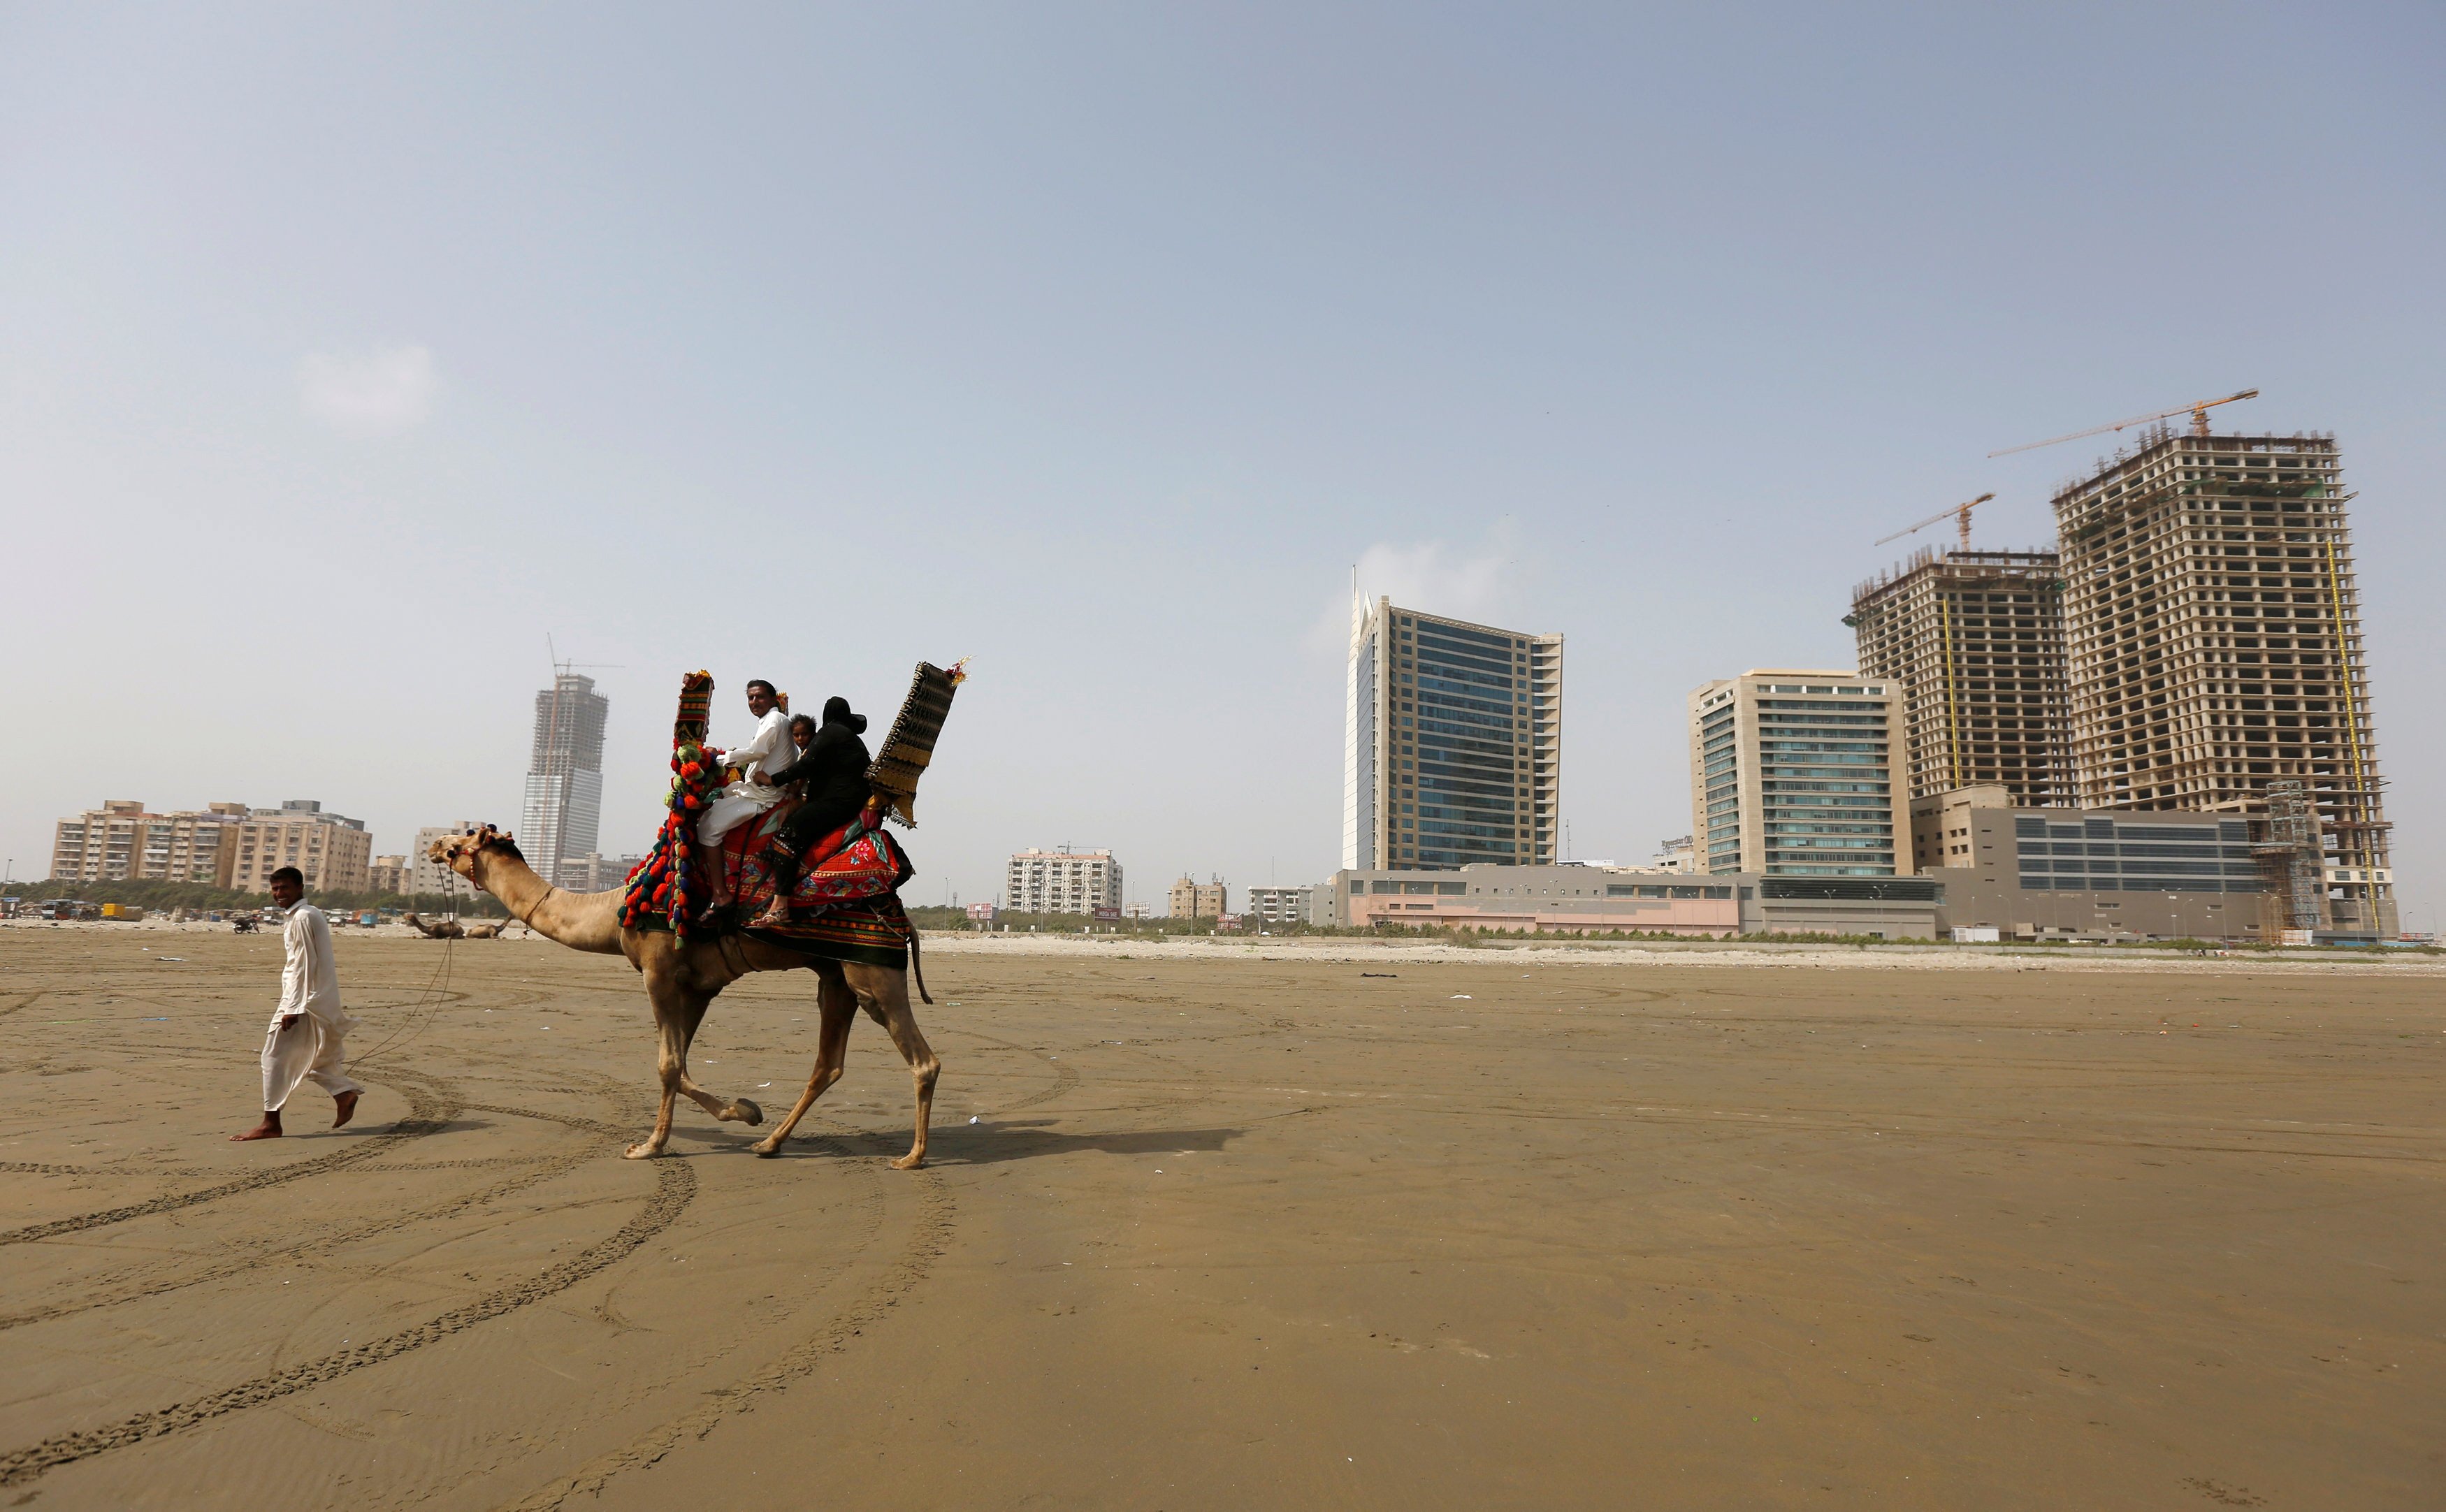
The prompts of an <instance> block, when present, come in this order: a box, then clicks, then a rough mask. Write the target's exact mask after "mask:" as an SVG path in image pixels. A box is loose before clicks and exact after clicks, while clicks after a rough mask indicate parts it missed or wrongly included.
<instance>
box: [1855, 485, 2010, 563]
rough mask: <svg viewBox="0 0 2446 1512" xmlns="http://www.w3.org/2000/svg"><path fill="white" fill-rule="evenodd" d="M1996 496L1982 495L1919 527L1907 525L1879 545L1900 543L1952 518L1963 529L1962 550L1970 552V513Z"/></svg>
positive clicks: (1942, 511)
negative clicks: (1941, 521)
mask: <svg viewBox="0 0 2446 1512" xmlns="http://www.w3.org/2000/svg"><path fill="white" fill-rule="evenodd" d="M1995 496H1996V495H1993V494H1982V495H1979V496H1978V497H1977V498H1974V499H1971V500H1969V501H1967V502H1966V503H1962V504H1956V505H1955V506H1953V508H1951V509H1949V510H1939V511H1937V512H1936V513H1933V514H1931V515H1929V517H1928V518H1926V519H1924V520H1922V521H1920V522H1919V523H1918V524H1917V525H1906V526H1904V527H1903V528H1902V529H1901V530H1899V531H1896V532H1894V533H1893V534H1891V535H1888V536H1885V537H1883V538H1881V539H1880V540H1879V541H1878V542H1877V544H1878V545H1879V546H1883V545H1885V544H1886V542H1887V541H1899V540H1901V539H1902V538H1903V537H1904V536H1906V535H1909V534H1910V533H1911V532H1913V531H1924V530H1927V529H1928V528H1929V526H1931V525H1934V524H1935V523H1936V522H1937V521H1939V520H1942V519H1946V518H1947V517H1951V518H1952V519H1954V520H1955V521H1957V522H1958V523H1959V524H1960V525H1961V527H1962V549H1963V550H1964V551H1968V550H1970V512H1971V511H1972V510H1975V509H1977V508H1978V507H1979V506H1980V505H1982V504H1985V503H1986V502H1987V501H1988V500H1989V499H1991V498H1994V497H1995Z"/></svg>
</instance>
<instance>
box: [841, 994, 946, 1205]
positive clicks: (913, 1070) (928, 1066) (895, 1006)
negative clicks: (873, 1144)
mask: <svg viewBox="0 0 2446 1512" xmlns="http://www.w3.org/2000/svg"><path fill="white" fill-rule="evenodd" d="M858 997H859V998H860V999H863V1000H864V1001H865V1003H866V1011H867V1012H868V1013H870V1014H872V1015H873V1016H874V1017H875V1020H876V1021H877V1022H878V1023H880V1024H882V1025H883V1027H884V1029H885V1030H886V1031H887V1032H888V1033H890V1034H891V1036H892V1042H893V1044H894V1045H896V1046H898V1047H899V1050H900V1058H901V1059H903V1060H906V1061H907V1062H909V1076H910V1079H911V1080H912V1081H913V1082H914V1083H916V1089H917V1131H916V1136H915V1138H914V1139H913V1141H912V1142H911V1144H910V1146H909V1153H908V1154H906V1155H903V1156H901V1157H900V1158H899V1159H898V1160H895V1161H894V1162H893V1163H892V1168H893V1169H894V1170H915V1169H916V1168H917V1167H920V1166H923V1165H925V1164H926V1126H927V1124H928V1123H929V1122H930V1121H931V1119H932V1117H933V1115H934V1082H935V1079H936V1078H937V1077H939V1076H940V1075H941V1074H942V1072H943V1063H942V1062H941V1061H940V1060H937V1059H936V1058H935V1057H934V1052H933V1051H932V1049H931V1048H930V1047H929V1046H928V1045H927V1043H926V1036H925V1035H924V1034H923V1033H922V1032H921V1031H920V1030H919V1029H918V1027H917V1016H916V1015H915V1014H913V1013H911V1012H910V1011H909V974H908V973H907V972H905V971H886V970H876V971H875V972H874V973H873V974H872V975H871V976H870V977H869V978H868V979H867V980H866V982H865V983H864V984H863V985H862V986H861V987H860V988H859V991H858Z"/></svg>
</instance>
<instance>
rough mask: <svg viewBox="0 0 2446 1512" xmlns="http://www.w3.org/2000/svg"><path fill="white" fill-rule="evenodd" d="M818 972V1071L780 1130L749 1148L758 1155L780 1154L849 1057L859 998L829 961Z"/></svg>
mask: <svg viewBox="0 0 2446 1512" xmlns="http://www.w3.org/2000/svg"><path fill="white" fill-rule="evenodd" d="M815 971H816V980H817V988H816V1002H817V1004H818V1010H819V1011H820V1012H821V1013H822V1015H823V1017H822V1020H821V1022H820V1023H819V1024H818V1033H817V1036H816V1069H815V1070H814V1072H812V1073H809V1075H808V1077H807V1090H806V1091H805V1092H801V1093H800V1094H799V1105H798V1106H797V1107H796V1108H793V1109H791V1110H790V1116H788V1117H787V1118H784V1119H782V1120H781V1127H780V1128H778V1129H774V1130H773V1131H772V1132H771V1133H769V1134H767V1135H765V1136H764V1137H763V1138H762V1139H760V1140H758V1141H757V1142H756V1143H755V1144H753V1145H751V1146H749V1147H748V1148H750V1149H753V1150H754V1151H756V1153H758V1154H759V1155H778V1154H780V1153H781V1142H782V1141H783V1140H785V1139H788V1138H789V1137H790V1130H791V1129H796V1128H798V1127H799V1120H800V1119H801V1118H804V1117H806V1116H807V1110H808V1109H810V1108H813V1107H814V1106H816V1099H817V1098H818V1097H821V1096H822V1095H823V1094H824V1089H826V1088H828V1087H830V1086H831V1085H832V1084H833V1083H835V1082H837V1081H838V1080H840V1078H841V1069H842V1064H843V1063H844V1062H845V1061H847V1060H848V1058H849V1029H850V1025H852V1024H854V1023H856V1022H857V995H856V993H853V992H851V991H850V989H849V981H848V980H847V979H846V978H844V977H843V976H842V975H841V969H840V967H839V966H837V965H836V964H834V963H832V962H830V961H827V962H825V963H824V964H822V965H820V966H818V967H816V968H815Z"/></svg>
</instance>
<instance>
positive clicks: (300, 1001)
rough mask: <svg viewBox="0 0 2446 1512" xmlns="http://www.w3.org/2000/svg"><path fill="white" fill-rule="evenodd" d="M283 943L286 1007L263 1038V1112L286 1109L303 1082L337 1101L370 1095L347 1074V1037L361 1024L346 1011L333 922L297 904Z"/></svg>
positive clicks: (282, 1000)
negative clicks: (334, 954) (352, 1095)
mask: <svg viewBox="0 0 2446 1512" xmlns="http://www.w3.org/2000/svg"><path fill="white" fill-rule="evenodd" d="M280 943H281V947H282V948H283V949H285V950H286V951H287V952H288V953H289V963H288V964H287V965H286V966H284V967H282V968H281V972H280V1006H279V1007H277V1008H274V1009H273V1011H272V1028H271V1029H270V1030H269V1031H268V1032H267V1033H266V1034H265V1035H264V1036H263V1111H265V1112H268V1113H276V1112H278V1111H280V1106H281V1104H283V1103H286V1102H287V1101H289V1094H290V1093H291V1092H295V1091H296V1090H297V1084H298V1083H299V1082H301V1081H305V1080H308V1079H311V1080H312V1081H313V1083H314V1085H315V1086H317V1087H320V1088H322V1089H323V1090H324V1091H325V1092H329V1093H330V1094H331V1095H332V1096H334V1097H338V1096H340V1095H341V1094H343V1093H345V1092H363V1091H365V1089H364V1088H362V1087H360V1086H358V1085H357V1084H356V1083H355V1082H353V1081H350V1080H349V1079H348V1076H347V1075H346V1074H345V1073H344V1067H345V1066H346V1063H347V1056H346V1053H345V1052H344V1051H343V1049H342V1046H341V1038H342V1036H345V1035H346V1034H347V1033H348V1031H349V1030H351V1029H353V1028H355V1027H356V1026H357V1020H356V1019H354V1018H351V1017H348V1014H347V1013H346V1012H344V1011H343V1010H342V1009H341V1007H340V973H339V969H338V967H336V966H335V965H334V964H333V963H332V961H331V922H330V921H329V919H326V918H324V917H323V910H322V909H320V908H317V907H315V906H314V905H312V904H310V903H306V902H303V901H300V902H297V903H294V904H292V905H290V907H289V922H288V923H287V924H283V925H282V926H281V929H280ZM291 1014H295V1015H296V1016H297V1021H296V1022H295V1023H292V1024H291V1025H289V1026H288V1027H287V1028H285V1029H284V1028H282V1027H281V1020H282V1019H283V1018H286V1017H288V1016H290V1015H291Z"/></svg>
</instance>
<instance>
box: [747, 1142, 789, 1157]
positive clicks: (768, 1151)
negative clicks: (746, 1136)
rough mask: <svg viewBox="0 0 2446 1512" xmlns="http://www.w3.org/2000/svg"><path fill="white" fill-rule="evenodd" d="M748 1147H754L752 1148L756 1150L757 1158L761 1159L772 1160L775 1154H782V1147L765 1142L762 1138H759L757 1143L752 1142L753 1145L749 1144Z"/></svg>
mask: <svg viewBox="0 0 2446 1512" xmlns="http://www.w3.org/2000/svg"><path fill="white" fill-rule="evenodd" d="M747 1148H749V1149H752V1150H754V1151H755V1152H756V1158H757V1159H759V1160H771V1159H773V1158H774V1157H775V1156H777V1155H779V1154H781V1148H780V1147H779V1146H776V1145H768V1144H766V1143H764V1141H762V1140H761V1139H760V1140H758V1141H757V1142H756V1143H754V1144H752V1145H750V1146H748V1147H747Z"/></svg>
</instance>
